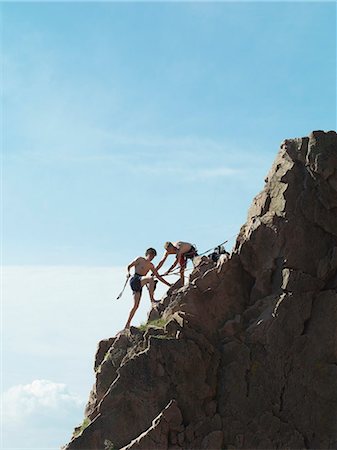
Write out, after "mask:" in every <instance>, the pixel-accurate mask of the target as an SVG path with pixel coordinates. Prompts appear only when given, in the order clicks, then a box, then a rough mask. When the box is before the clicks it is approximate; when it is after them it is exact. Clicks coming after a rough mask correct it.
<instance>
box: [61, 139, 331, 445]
mask: <svg viewBox="0 0 337 450" xmlns="http://www.w3.org/2000/svg"><path fill="white" fill-rule="evenodd" d="M150 318H151V320H154V319H158V318H160V322H157V325H158V323H159V325H160V326H155V324H156V323H155V322H153V323H151V322H149V324H148V326H147V328H146V329H145V330H139V329H137V328H131V330H130V331H129V332H126V331H125V332H122V333H120V334H119V335H118V336H116V337H115V338H111V339H108V340H106V341H102V342H101V343H100V344H99V348H98V351H97V354H96V362H95V371H96V383H95V385H94V387H93V390H92V392H91V394H90V399H89V402H88V405H87V408H86V417H87V418H88V419H89V420H90V423H89V425H88V426H87V427H86V428H85V429H84V430H83V431H82V433H81V434H80V435H79V436H77V437H75V438H73V439H72V441H71V442H70V443H69V444H68V445H67V446H66V449H67V450H75V449H78V450H86V449H88V450H89V449H95V450H103V449H104V448H106V449H109V448H112V446H111V443H113V446H114V447H113V448H114V449H121V448H123V449H124V450H126V449H143V450H145V449H151V448H153V449H165V450H166V449H177V448H180V449H189V448H190V449H278V448H282V449H284V448H287V449H301V448H303V449H304V448H307V449H309V448H311V449H328V448H329V449H332V448H336V447H337V425H336V418H337V339H336V323H337V135H336V133H335V132H328V133H324V132H322V131H317V132H313V133H312V134H311V135H310V136H309V137H305V138H301V139H291V140H287V141H284V142H283V143H282V145H281V148H280V151H279V153H278V155H277V158H276V160H275V162H274V164H273V167H272V168H271V171H270V173H269V174H268V176H267V178H266V185H265V188H264V190H263V191H262V192H261V193H260V194H259V195H258V196H257V197H256V198H255V199H254V201H253V204H252V206H251V208H250V210H249V214H248V219H247V222H246V224H245V225H244V226H243V227H242V228H241V230H240V233H239V235H238V238H237V241H236V245H235V248H234V250H233V252H232V254H231V255H230V257H229V258H223V259H220V260H219V261H218V262H217V263H214V262H213V261H211V260H210V259H209V258H207V257H203V258H200V259H199V261H198V264H197V265H196V267H195V269H194V271H193V273H192V275H191V277H190V283H189V284H188V285H187V286H184V287H182V288H178V287H177V286H175V287H174V288H171V289H170V290H169V291H168V293H167V295H166V296H165V298H163V299H162V301H161V303H160V304H159V305H158V306H157V307H156V309H155V310H153V311H152V312H151V315H150Z"/></svg>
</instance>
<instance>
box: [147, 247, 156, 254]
mask: <svg viewBox="0 0 337 450" xmlns="http://www.w3.org/2000/svg"><path fill="white" fill-rule="evenodd" d="M145 255H153V256H157V252H156V250H155V249H154V248H152V247H150V248H148V249H147V250H146V252H145Z"/></svg>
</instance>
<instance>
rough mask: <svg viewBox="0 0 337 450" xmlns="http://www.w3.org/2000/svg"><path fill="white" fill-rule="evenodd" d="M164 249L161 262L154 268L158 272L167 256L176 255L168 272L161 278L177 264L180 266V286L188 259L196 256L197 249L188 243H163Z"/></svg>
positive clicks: (167, 272)
mask: <svg viewBox="0 0 337 450" xmlns="http://www.w3.org/2000/svg"><path fill="white" fill-rule="evenodd" d="M164 248H165V250H166V252H165V254H164V256H163V258H162V260H161V261H160V262H159V264H158V266H157V267H156V269H157V270H159V269H160V268H161V267H162V265H163V264H164V263H165V261H166V258H167V257H168V255H177V256H176V260H175V261H174V263H173V264H172V266H171V267H170V268H169V270H168V271H166V272H165V273H164V274H163V276H165V275H168V274H169V273H170V272H171V271H172V270H173V269H174V268H175V266H176V265H177V264H178V263H179V265H180V279H181V281H182V284H184V273H185V268H186V263H187V259H188V258H193V257H194V256H197V254H198V253H197V249H196V248H195V247H194V245H192V244H190V243H188V242H181V241H178V242H165V245H164Z"/></svg>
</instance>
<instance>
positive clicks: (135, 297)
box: [125, 292, 142, 328]
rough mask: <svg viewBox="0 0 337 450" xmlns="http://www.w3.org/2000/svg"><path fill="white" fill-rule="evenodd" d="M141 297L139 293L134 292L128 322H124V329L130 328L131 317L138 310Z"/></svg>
mask: <svg viewBox="0 0 337 450" xmlns="http://www.w3.org/2000/svg"><path fill="white" fill-rule="evenodd" d="M141 295H142V293H141V292H135V293H134V294H133V300H134V305H133V308H132V309H131V311H130V314H129V318H128V321H127V322H126V325H125V328H130V323H131V320H132V319H133V316H134V315H135V313H136V311H137V309H138V306H139V302H140V297H141Z"/></svg>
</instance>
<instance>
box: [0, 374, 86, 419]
mask: <svg viewBox="0 0 337 450" xmlns="http://www.w3.org/2000/svg"><path fill="white" fill-rule="evenodd" d="M2 406H3V414H4V418H5V420H6V421H7V422H8V421H11V422H25V423H27V420H28V421H32V420H33V421H34V419H36V417H37V416H39V417H40V416H41V415H42V416H44V417H46V416H47V415H49V416H50V415H53V416H55V417H54V419H55V418H56V419H57V417H59V416H60V415H62V416H64V415H69V414H71V413H73V412H74V410H78V409H81V410H82V409H83V406H84V402H83V400H81V399H80V398H79V397H78V396H77V395H76V394H73V393H71V392H69V390H68V388H67V386H66V385H65V384H63V383H55V382H53V381H49V380H34V381H33V382H32V383H30V384H19V385H17V386H13V387H11V388H9V389H8V390H7V391H5V393H4V394H3V404H2Z"/></svg>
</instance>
